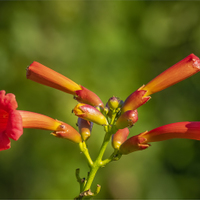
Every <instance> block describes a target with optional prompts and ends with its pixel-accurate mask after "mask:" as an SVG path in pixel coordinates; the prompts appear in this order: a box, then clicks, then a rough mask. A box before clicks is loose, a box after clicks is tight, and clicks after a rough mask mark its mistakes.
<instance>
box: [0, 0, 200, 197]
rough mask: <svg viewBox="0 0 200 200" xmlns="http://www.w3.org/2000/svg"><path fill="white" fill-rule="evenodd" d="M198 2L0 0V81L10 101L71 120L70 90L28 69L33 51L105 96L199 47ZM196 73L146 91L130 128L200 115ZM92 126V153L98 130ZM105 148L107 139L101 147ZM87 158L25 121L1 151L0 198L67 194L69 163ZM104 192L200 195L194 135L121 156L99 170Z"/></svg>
mask: <svg viewBox="0 0 200 200" xmlns="http://www.w3.org/2000/svg"><path fill="white" fill-rule="evenodd" d="M199 10H200V2H195V1H188V2H187V1H182V2H181V1H177V2H172V1H169V2H167V1H160V2H159V1H152V2H151V1H1V2H0V80H1V84H0V89H1V90H2V89H4V90H6V92H9V93H14V94H15V95H16V99H17V101H18V105H19V107H18V109H20V110H29V111H33V112H38V113H42V114H45V115H48V116H50V117H53V118H56V119H59V120H62V121H65V122H66V123H68V124H70V125H72V126H74V127H76V126H75V123H76V119H77V118H76V117H75V116H74V114H72V113H71V110H72V109H73V108H74V106H75V105H76V101H74V100H73V98H72V96H71V95H69V94H65V93H64V92H61V91H58V90H55V89H53V88H49V87H47V86H43V85H39V84H38V83H35V82H32V81H30V80H27V79H26V67H27V66H28V65H29V64H30V63H32V62H33V61H38V62H40V63H42V64H44V65H46V66H48V67H50V68H52V69H54V70H55V71H57V72H60V73H62V74H63V75H65V76H67V77H68V78H70V79H72V80H73V81H75V82H77V83H79V84H81V85H83V86H85V87H86V88H88V89H90V90H92V91H93V92H95V93H96V94H97V95H98V96H99V97H100V98H101V99H102V101H103V102H104V103H106V102H107V100H108V99H109V98H110V97H111V96H113V95H115V96H118V97H120V98H121V99H122V100H125V99H126V97H127V96H128V95H129V94H130V93H132V92H133V91H135V90H136V89H138V88H139V87H140V86H142V85H143V84H146V83H148V82H149V81H150V80H151V79H152V78H154V77H155V76H156V75H158V74H159V73H161V72H162V71H164V70H165V69H167V68H168V67H170V66H172V65H173V64H175V63H176V62H178V61H180V60H182V59H183V58H185V57H186V56H187V55H189V54H190V53H194V54H195V55H197V56H200V12H199ZM199 83H200V74H197V75H194V76H193V77H190V78H189V79H187V80H185V81H183V82H181V83H178V84H177V85H174V86H172V87H170V88H167V89H166V90H164V91H161V92H159V93H156V94H153V95H152V99H151V100H150V101H149V102H148V103H147V104H145V105H144V106H142V107H140V108H139V109H138V112H139V120H138V122H137V124H136V125H135V126H134V127H133V128H132V129H131V135H134V134H138V133H140V132H143V131H145V130H151V129H153V128H156V127H158V126H161V125H164V124H168V123H173V122H179V121H198V120H200V116H199V115H200V114H199V113H200V106H199V98H200V84H199ZM103 135H104V132H103V128H102V127H99V126H94V129H93V133H92V136H91V138H90V140H89V141H88V145H89V149H90V151H91V154H92V157H93V158H94V157H95V156H96V155H97V153H98V149H99V147H100V145H101V141H102V139H103ZM111 152H112V148H111V147H110V148H109V150H108V152H107V155H109V154H110V153H111ZM76 168H80V169H81V176H82V177H83V176H86V174H87V171H88V167H87V164H86V162H85V159H84V156H83V155H82V154H81V153H80V151H79V148H78V145H76V144H73V143H72V142H69V141H66V140H62V139H58V138H55V137H53V136H51V135H50V134H49V132H48V131H40V130H30V129H25V130H24V134H23V136H22V137H21V138H20V140H19V141H17V142H15V141H12V148H11V149H10V150H6V151H2V152H1V156H0V198H4V199H13V198H14V199H23V198H25V199H68V198H71V199H72V198H74V197H75V196H76V195H78V193H79V185H78V183H77V182H76V178H75V169H76ZM97 183H98V184H100V185H102V189H101V192H100V194H99V195H98V197H96V198H102V199H105V198H106V199H109V198H111V199H118V198H129V199H141V198H144V199H167V198H171V199H183V198H190V199H191V198H200V142H198V141H193V140H184V139H182V140H181V139H173V140H169V141H163V142H159V143H153V144H152V146H151V147H150V148H149V149H148V150H144V151H141V152H136V153H132V154H129V155H126V156H123V157H122V158H121V159H120V160H119V161H118V162H113V163H111V164H109V165H108V166H107V167H106V168H103V169H101V170H100V171H99V173H98V174H97V177H96V178H95V181H94V185H93V187H92V190H94V189H95V185H96V184H97Z"/></svg>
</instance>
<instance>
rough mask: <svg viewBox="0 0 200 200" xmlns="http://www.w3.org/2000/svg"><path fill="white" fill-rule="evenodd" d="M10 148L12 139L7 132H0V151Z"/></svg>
mask: <svg viewBox="0 0 200 200" xmlns="http://www.w3.org/2000/svg"><path fill="white" fill-rule="evenodd" d="M9 148H10V140H9V138H8V136H7V135H6V134H5V132H0V151H2V150H6V149H9Z"/></svg>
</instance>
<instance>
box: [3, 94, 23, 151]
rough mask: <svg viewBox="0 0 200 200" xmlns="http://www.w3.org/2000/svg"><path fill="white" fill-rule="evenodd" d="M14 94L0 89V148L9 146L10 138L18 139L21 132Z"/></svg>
mask: <svg viewBox="0 0 200 200" xmlns="http://www.w3.org/2000/svg"><path fill="white" fill-rule="evenodd" d="M17 106H18V105H17V101H16V99H15V95H14V94H11V93H8V94H6V92H5V91H4V90H1V91H0V150H5V149H9V148H10V139H9V138H11V139H13V140H18V139H19V137H20V136H21V135H22V133H23V127H22V118H21V115H20V114H19V112H18V111H17V110H16V108H17Z"/></svg>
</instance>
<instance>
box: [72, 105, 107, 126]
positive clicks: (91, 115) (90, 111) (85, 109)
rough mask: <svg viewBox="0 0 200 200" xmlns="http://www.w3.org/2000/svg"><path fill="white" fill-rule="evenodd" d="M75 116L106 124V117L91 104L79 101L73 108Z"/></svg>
mask: <svg viewBox="0 0 200 200" xmlns="http://www.w3.org/2000/svg"><path fill="white" fill-rule="evenodd" d="M73 112H74V114H75V115H76V116H78V117H80V118H82V119H85V120H88V121H91V122H94V123H96V124H99V125H108V122H107V119H106V117H105V116H104V115H103V114H102V113H101V112H100V111H99V110H97V109H96V108H94V107H93V106H91V105H87V104H83V103H79V104H77V105H76V107H75V108H74V109H73Z"/></svg>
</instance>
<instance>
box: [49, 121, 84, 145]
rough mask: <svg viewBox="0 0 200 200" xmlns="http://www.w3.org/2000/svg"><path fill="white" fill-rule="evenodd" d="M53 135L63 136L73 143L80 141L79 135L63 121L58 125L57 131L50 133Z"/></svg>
mask: <svg viewBox="0 0 200 200" xmlns="http://www.w3.org/2000/svg"><path fill="white" fill-rule="evenodd" d="M51 134H52V135H53V136H55V137H59V138H64V139H67V140H70V141H72V142H75V143H80V142H82V139H81V135H80V134H79V133H78V131H76V130H75V129H74V128H73V127H71V126H70V125H68V124H66V123H63V122H62V124H61V125H60V126H59V128H58V130H57V131H54V132H53V133H51Z"/></svg>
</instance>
